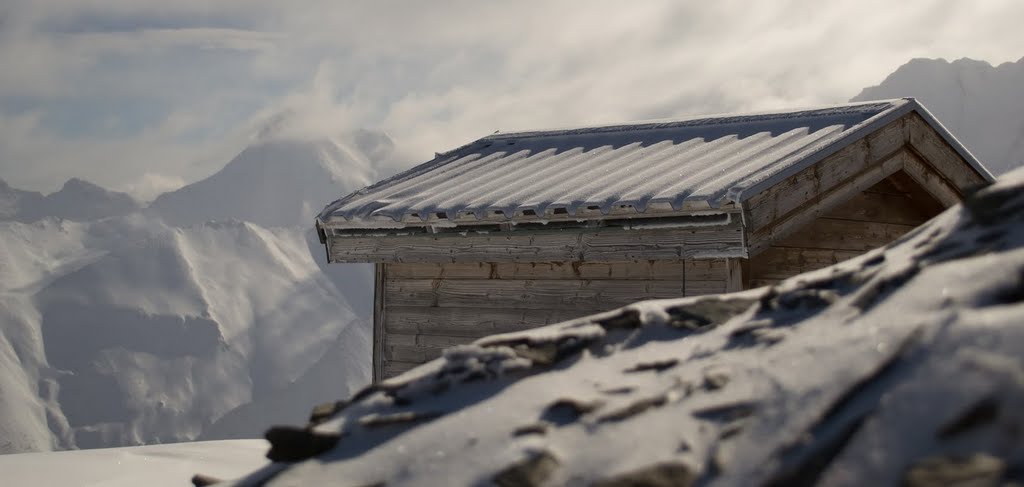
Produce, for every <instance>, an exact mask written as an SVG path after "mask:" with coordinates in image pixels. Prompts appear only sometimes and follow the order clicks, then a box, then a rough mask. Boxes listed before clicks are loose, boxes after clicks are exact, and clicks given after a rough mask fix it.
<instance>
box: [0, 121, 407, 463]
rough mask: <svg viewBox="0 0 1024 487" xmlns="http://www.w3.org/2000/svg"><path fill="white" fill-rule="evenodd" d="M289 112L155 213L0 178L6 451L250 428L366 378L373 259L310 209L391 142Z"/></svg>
mask: <svg viewBox="0 0 1024 487" xmlns="http://www.w3.org/2000/svg"><path fill="white" fill-rule="evenodd" d="M277 122H280V123H277V124H276V125H274V126H273V127H268V129H267V130H264V131H263V132H262V133H261V137H260V139H259V140H258V141H257V142H255V143H254V144H253V145H252V146H250V147H249V148H247V149H246V150H244V151H242V153H241V154H239V155H238V156H237V157H236V158H235V159H234V160H232V161H231V162H230V163H228V164H227V166H226V167H225V168H224V169H223V170H222V171H220V172H218V173H216V174H214V175H213V176H211V177H209V178H207V179H205V180H202V181H199V182H197V183H195V184H192V185H189V186H186V187H184V188H182V189H180V190H178V191H175V192H171V193H167V194H164V195H162V196H161V197H159V198H158V199H157V200H156V201H155V202H154V203H153V204H152V206H151V207H150V208H148V209H145V210H142V211H139V206H138V205H137V204H136V203H135V202H134V201H131V200H130V198H128V199H126V197H125V195H121V194H119V193H114V192H110V191H106V190H103V189H102V188H99V187H97V186H95V185H92V184H90V183H87V182H85V181H81V180H77V179H74V180H71V181H68V183H67V184H65V185H64V187H63V188H62V189H61V190H60V191H57V192H55V193H53V194H50V195H46V196H43V195H42V194H39V193H33V192H27V191H19V190H16V189H14V188H10V187H9V186H7V185H6V184H2V182H0V220H7V221H0V453H9V452H20V451H33V450H51V449H67V448H93V447H109V446H122V445H137V444H144V443H159V442H168V441H185V440H193V439H196V438H206V439H221V438H246V437H248V438H252V437H256V436H258V435H259V434H260V432H261V430H262V427H263V425H265V424H267V423H279V422H282V421H292V420H294V419H296V418H301V417H302V416H303V414H304V413H305V409H306V404H308V403H309V402H310V401H322V400H326V399H329V398H331V397H335V396H338V395H339V394H340V395H344V394H346V393H348V392H351V390H352V389H353V388H354V387H358V386H361V385H363V384H365V383H367V382H369V378H370V374H369V366H370V356H369V354H370V325H369V319H370V316H371V313H372V303H373V273H372V266H369V265H341V266H338V265H335V266H329V267H328V266H327V264H326V259H325V256H324V253H323V249H322V246H321V245H320V244H319V241H318V239H317V236H316V234H315V232H314V231H313V228H312V221H313V217H314V216H315V214H316V213H318V212H319V211H320V210H321V209H322V208H323V206H324V205H325V204H326V203H328V202H330V201H332V200H334V199H336V198H339V197H341V196H343V195H344V194H345V193H347V192H349V191H352V190H354V189H357V188H359V187H362V186H363V185H365V184H368V183H370V182H371V181H372V180H373V179H375V178H376V177H377V175H376V171H377V167H378V163H379V161H381V160H384V159H386V158H387V157H388V155H389V154H390V152H391V150H392V149H393V143H392V141H391V140H390V139H389V138H388V137H387V136H386V135H384V134H382V133H379V132H372V131H365V130H357V131H349V132H346V133H344V134H342V135H338V136H331V137H301V136H299V135H298V134H297V133H296V130H294V128H295V127H294V126H293V124H294V122H295V120H294V119H285V120H278V121H277ZM11 220H15V221H11Z"/></svg>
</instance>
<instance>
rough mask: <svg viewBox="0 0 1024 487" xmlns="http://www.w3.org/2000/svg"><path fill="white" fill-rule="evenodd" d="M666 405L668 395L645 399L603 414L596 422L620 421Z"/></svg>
mask: <svg viewBox="0 0 1024 487" xmlns="http://www.w3.org/2000/svg"><path fill="white" fill-rule="evenodd" d="M666 403H668V394H660V395H657V396H654V397H645V398H643V399H639V400H637V401H634V402H633V403H631V404H629V405H628V406H626V407H624V408H621V409H616V410H615V411H612V412H610V413H608V414H605V415H604V416H601V417H600V418H598V419H597V421H598V422H600V423H607V422H616V421H622V420H624V419H627V418H630V417H633V416H636V415H637V414H640V413H642V412H644V411H647V410H648V409H651V408H657V407H661V406H664V405H665V404H666Z"/></svg>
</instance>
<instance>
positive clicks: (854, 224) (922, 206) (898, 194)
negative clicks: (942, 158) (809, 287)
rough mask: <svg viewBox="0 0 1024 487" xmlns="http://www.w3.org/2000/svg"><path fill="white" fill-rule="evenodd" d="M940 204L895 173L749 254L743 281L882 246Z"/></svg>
mask: <svg viewBox="0 0 1024 487" xmlns="http://www.w3.org/2000/svg"><path fill="white" fill-rule="evenodd" d="M941 209H942V205H941V204H939V203H938V202H937V201H935V199H934V198H932V197H931V196H930V195H928V194H927V193H926V192H924V191H923V190H922V189H921V188H920V187H919V186H917V184H916V183H915V182H914V181H912V180H911V179H910V178H909V177H908V176H906V175H905V174H903V173H896V174H894V175H893V176H890V177H889V178H887V179H885V180H883V181H882V182H880V183H878V184H876V185H874V186H872V187H871V188H869V189H868V190H866V191H864V192H862V193H859V194H856V195H854V196H853V197H852V198H850V199H849V200H847V201H846V202H845V203H843V204H841V205H839V206H837V207H835V208H833V209H832V210H830V211H828V212H826V213H825V214H824V215H822V216H821V217H818V218H816V219H814V220H813V221H811V222H810V223H809V224H808V225H806V226H804V227H803V228H801V229H800V230H797V231H796V232H794V233H791V234H790V235H788V236H787V237H785V238H782V239H780V240H777V241H775V242H772V243H771V244H770V246H768V248H767V249H766V250H764V251H763V252H761V253H759V254H757V255H755V256H754V257H752V258H751V259H750V280H749V283H748V286H749V287H757V286H764V285H767V284H774V283H777V282H779V281H781V280H783V279H785V278H788V277H791V276H795V275H797V274H800V273H803V272H807V271H812V270H815V269H820V268H822V267H827V266H830V265H832V264H836V263H838V262H841V261H844V260H846V259H849V258H851V257H854V256H857V255H860V254H862V253H864V252H867V251H868V250H871V249H874V248H877V247H881V246H882V245H885V244H887V243H889V242H892V241H893V240H896V239H897V238H899V237H900V236H902V235H903V234H905V233H907V232H908V231H910V230H911V229H913V228H914V227H916V226H918V225H920V224H922V223H924V222H925V221H927V220H928V219H929V218H931V217H932V216H935V215H936V214H938V213H939V211H941Z"/></svg>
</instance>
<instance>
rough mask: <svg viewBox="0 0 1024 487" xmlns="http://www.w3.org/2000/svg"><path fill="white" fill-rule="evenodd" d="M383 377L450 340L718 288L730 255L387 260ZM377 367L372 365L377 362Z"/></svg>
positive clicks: (429, 355)
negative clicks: (573, 259) (633, 258)
mask: <svg viewBox="0 0 1024 487" xmlns="http://www.w3.org/2000/svg"><path fill="white" fill-rule="evenodd" d="M384 266H385V267H386V271H385V272H384V276H385V278H384V282H383V288H384V303H386V305H385V309H384V312H383V325H382V329H383V333H382V335H383V336H382V342H381V343H380V350H381V351H382V354H380V355H378V356H376V357H375V362H376V361H377V360H378V357H379V358H380V359H382V360H381V361H380V366H381V370H382V376H383V377H384V378H386V377H391V376H394V375H396V374H399V373H401V372H404V371H406V370H408V369H410V368H412V367H414V366H416V365H419V364H421V363H423V362H426V361H428V360H431V359H434V358H436V357H438V356H440V354H441V350H443V349H444V348H446V347H450V346H452V345H458V344H464V343H469V342H472V341H473V340H476V339H477V338H480V337H484V336H487V335H492V334H495V333H505V332H510V331H518V330H524V329H528V328H534V327H537V326H542V325H546V324H551V323H558V322H561V321H565V320H569V319H572V318H577V317H580V316H586V315H588V314H593V313H598V312H601V311H607V310H610V309H614V308H617V307H620V306H624V305H627V304H630V303H634V302H636V301H640V300H644V299H658V298H677V297H682V296H694V295H700V294H712V293H721V292H725V291H726V287H727V285H728V279H729V274H728V268H729V266H728V265H727V262H726V259H706V260H644V261H630V262H546V263H513V262H503V263H454V264H452V263H449V264H442V263H392V264H384ZM376 365H377V364H375V366H376Z"/></svg>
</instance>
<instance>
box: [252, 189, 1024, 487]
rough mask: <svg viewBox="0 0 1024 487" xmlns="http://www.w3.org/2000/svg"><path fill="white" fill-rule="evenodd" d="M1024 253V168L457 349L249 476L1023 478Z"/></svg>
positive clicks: (358, 479) (303, 430) (473, 480)
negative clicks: (789, 259) (872, 230)
mask: <svg viewBox="0 0 1024 487" xmlns="http://www.w3.org/2000/svg"><path fill="white" fill-rule="evenodd" d="M1022 272H1024V169H1022V170H1020V171H1016V172H1014V173H1011V174H1008V175H1006V176H1004V178H1003V179H1002V180H1000V181H999V182H997V183H996V184H995V185H993V186H991V187H989V188H986V189H983V190H981V191H979V192H977V193H975V194H974V195H972V196H971V197H969V198H968V200H967V201H966V202H965V203H964V204H963V205H958V206H956V207H953V208H950V209H949V210H948V211H946V212H945V213H943V214H941V215H940V216H938V217H936V218H935V219H933V220H931V221H930V222H928V223H926V224H925V225H923V226H922V227H920V228H919V229H917V230H915V231H912V232H911V233H909V234H907V235H906V236H905V237H904V238H902V239H900V240H899V241H897V242H894V243H893V244H891V245H888V246H886V247H883V248H879V249H876V250H874V251H871V252H869V253H867V254H865V255H863V256H860V257H857V258H854V259H851V260H849V261H846V262H843V263H841V264H837V265H835V266H832V267H829V268H826V269H821V270H818V271H814V272H812V273H806V274H802V275H799V276H795V277H793V278H791V279H788V280H786V281H784V282H783V283H781V284H780V285H778V286H773V287H766V288H760V289H754V290H749V291H744V292H742V293H734V294H727V295H718V296H698V297H691V298H683V299H672V300H661V301H648V302H644V303H638V304H634V305H631V306H628V307H625V308H622V309H619V310H616V311H610V312H608V313H603V314H598V315H593V316H589V317H584V318H580V319H576V320H573V321H568V322H565V323H560V324H555V325H550V326H547V327H543V328H536V329H533V330H527V331H522V332H517V333H511V334H505V335H495V336H491V337H487V338H483V339H480V340H478V341H477V342H475V343H474V344H472V345H465V346H462V347H457V348H452V349H449V350H447V351H446V353H445V355H444V356H443V357H441V358H439V359H437V360H435V361H433V362H430V363H428V364H424V365H422V366H420V367H417V368H416V369H413V370H411V371H409V372H407V373H405V374H403V375H401V376H398V377H394V378H392V379H388V380H387V381H384V382H381V383H378V384H374V385H371V386H369V387H367V388H366V389H364V390H363V391H362V392H360V393H357V394H356V395H355V396H353V397H352V398H350V399H349V400H348V401H339V402H337V403H334V404H326V405H323V406H321V407H318V408H316V409H314V412H313V415H312V418H311V424H310V425H309V426H308V427H275V428H272V429H271V430H270V431H269V432H268V433H267V437H268V439H269V440H270V442H271V445H272V447H271V450H270V452H269V456H270V457H271V458H272V459H274V460H275V461H278V462H289V463H276V464H274V465H272V466H268V467H266V468H264V469H262V470H259V471H256V472H254V473H252V474H251V475H249V476H248V477H246V478H245V479H243V480H241V481H239V482H237V483H236V484H234V485H240V486H256V485H269V486H278V485H281V486H283V485H339V486H340V485H387V486H389V487H398V486H410V485H415V486H433V485H438V486H448V485H501V486H505V485H598V486H612V485H615V486H621V485H691V484H692V485H702V486H706V485H710V486H730V485H911V486H915V485H918V486H921V485H953V484H956V485H964V482H966V481H965V480H964V479H969V480H970V481H972V482H977V484H978V485H1002V484H1005V483H1010V482H1012V481H1017V482H1019V481H1020V479H1021V478H1022V477H1021V472H1024V455H1022V452H1024V436H1021V435H1019V434H1016V433H1014V432H1018V431H1021V430H1022V429H1024V413H1022V411H1024V406H1022V405H1024V327H1021V326H1020V324H1021V319H1022V317H1024V281H1022V278H1021V276H1022V275H1024V274H1022ZM303 460H305V461H303ZM293 462H294V463H293Z"/></svg>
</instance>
